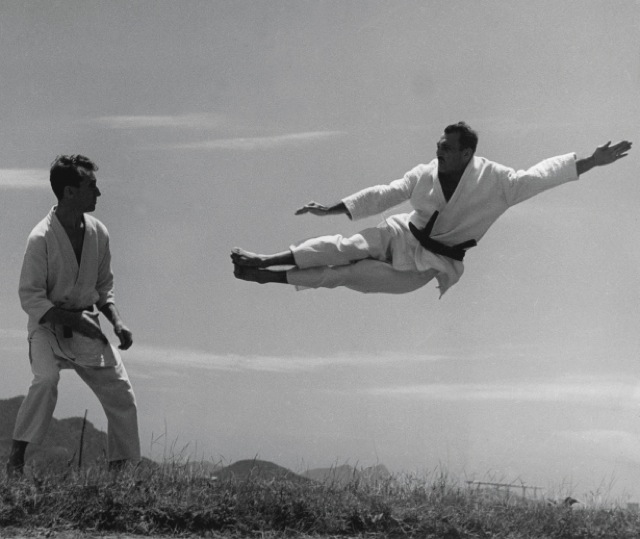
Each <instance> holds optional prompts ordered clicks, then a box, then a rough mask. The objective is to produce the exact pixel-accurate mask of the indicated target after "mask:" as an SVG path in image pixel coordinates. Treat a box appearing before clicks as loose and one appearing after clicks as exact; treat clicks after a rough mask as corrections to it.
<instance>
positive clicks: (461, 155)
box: [436, 133, 473, 173]
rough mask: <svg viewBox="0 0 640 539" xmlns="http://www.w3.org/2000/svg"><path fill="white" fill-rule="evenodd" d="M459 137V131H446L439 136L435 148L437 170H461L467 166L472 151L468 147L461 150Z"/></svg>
mask: <svg viewBox="0 0 640 539" xmlns="http://www.w3.org/2000/svg"><path fill="white" fill-rule="evenodd" d="M459 138H460V134H459V133H448V134H444V135H442V136H441V137H440V140H439V141H438V144H437V150H436V157H437V158H438V172H444V173H451V172H462V171H463V170H464V169H465V167H466V166H467V163H468V162H469V159H470V158H471V155H472V153H473V152H472V151H471V150H470V149H469V148H466V149H464V150H461V149H460V142H459V141H458V139H459Z"/></svg>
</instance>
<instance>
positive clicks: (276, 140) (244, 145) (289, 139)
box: [167, 131, 346, 151]
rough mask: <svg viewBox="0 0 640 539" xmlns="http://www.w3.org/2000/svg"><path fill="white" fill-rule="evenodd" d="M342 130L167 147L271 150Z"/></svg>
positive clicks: (319, 139)
mask: <svg viewBox="0 0 640 539" xmlns="http://www.w3.org/2000/svg"><path fill="white" fill-rule="evenodd" d="M345 135H346V132H344V131H307V132H303V133H288V134H285V135H273V136H267V137H238V138H221V139H213V140H203V141H196V142H187V143H181V144H174V145H170V146H167V147H170V148H173V149H179V150H236V151H251V150H271V149H275V148H285V147H298V146H303V145H307V144H312V143H316V142H323V141H326V140H330V139H334V138H338V137H342V136H345Z"/></svg>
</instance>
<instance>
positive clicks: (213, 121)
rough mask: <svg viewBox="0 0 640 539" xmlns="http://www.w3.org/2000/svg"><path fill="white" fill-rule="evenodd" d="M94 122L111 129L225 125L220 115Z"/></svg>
mask: <svg viewBox="0 0 640 539" xmlns="http://www.w3.org/2000/svg"><path fill="white" fill-rule="evenodd" d="M93 121H94V122H96V123H98V124H100V125H102V126H105V127H108V128H111V129H153V128H178V129H214V128H218V127H220V126H222V125H224V124H225V122H226V119H225V117H224V116H222V115H219V114H179V115H173V116H171V115H166V116H141V115H131V116H101V117H99V118H95V119H94V120H93Z"/></svg>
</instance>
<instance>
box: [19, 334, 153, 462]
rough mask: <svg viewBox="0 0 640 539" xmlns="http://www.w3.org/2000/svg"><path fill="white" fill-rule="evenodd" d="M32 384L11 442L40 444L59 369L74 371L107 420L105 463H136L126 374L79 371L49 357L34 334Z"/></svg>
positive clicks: (134, 417) (44, 341)
mask: <svg viewBox="0 0 640 539" xmlns="http://www.w3.org/2000/svg"><path fill="white" fill-rule="evenodd" d="M29 360H30V362H31V371H32V372H33V381H32V382H31V387H30V388H29V392H28V394H27V397H26V398H25V399H24V401H23V402H22V405H21V406H20V410H19V411H18V416H17V418H16V424H15V427H14V431H13V439H14V440H18V441H24V442H30V443H35V444H40V443H42V441H43V440H44V437H45V435H46V434H47V430H48V428H49V424H50V423H51V418H52V417H53V411H54V409H55V407H56V402H57V399H58V382H59V380H60V370H61V369H75V371H76V372H77V373H78V375H79V376H80V378H82V379H83V380H84V382H85V383H86V384H87V385H88V386H89V387H90V388H91V390H92V391H93V392H94V393H95V395H96V396H97V397H98V400H99V401H100V404H101V405H102V408H103V409H104V412H105V414H106V416H107V422H108V430H107V440H108V448H107V450H108V458H109V460H138V459H140V438H139V435H138V414H137V408H136V399H135V395H134V394H133V389H132V387H131V383H130V382H129V377H128V376H127V371H126V370H125V368H124V365H123V364H122V361H119V362H118V364H117V365H116V366H115V367H82V366H79V365H76V364H74V363H73V362H72V361H69V360H66V359H64V358H61V357H59V356H56V355H55V354H54V353H53V350H52V348H51V344H50V343H49V340H48V336H47V334H46V332H44V331H38V330H36V331H35V332H34V333H33V335H32V336H31V337H30V339H29Z"/></svg>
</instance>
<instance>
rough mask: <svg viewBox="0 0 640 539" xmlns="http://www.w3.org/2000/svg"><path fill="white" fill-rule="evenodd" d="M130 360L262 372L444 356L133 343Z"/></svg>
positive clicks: (423, 360) (292, 370) (430, 358)
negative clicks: (279, 352)
mask: <svg viewBox="0 0 640 539" xmlns="http://www.w3.org/2000/svg"><path fill="white" fill-rule="evenodd" d="M127 354H128V355H130V356H131V358H132V359H133V360H134V361H137V362H145V363H147V362H148V363H150V364H153V365H156V366H157V365H162V366H163V367H165V368H167V367H168V368H175V369H179V370H184V369H189V368H192V369H207V370H222V371H262V372H279V373H287V372H307V371H313V370H318V369H323V368H329V367H338V366H344V367H359V366H373V365H378V366H379V365H382V364H396V363H401V362H406V361H413V362H434V361H440V360H445V359H447V358H445V357H444V356H435V355H434V356H430V355H395V354H381V355H375V356H370V355H351V354H349V355H346V354H345V355H335V356H327V357H272V356H239V355H234V354H228V355H221V354H213V353H209V352H204V351H198V350H190V349H178V348H161V347H153V346H146V345H136V346H135V348H133V349H132V350H131V352H127Z"/></svg>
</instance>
